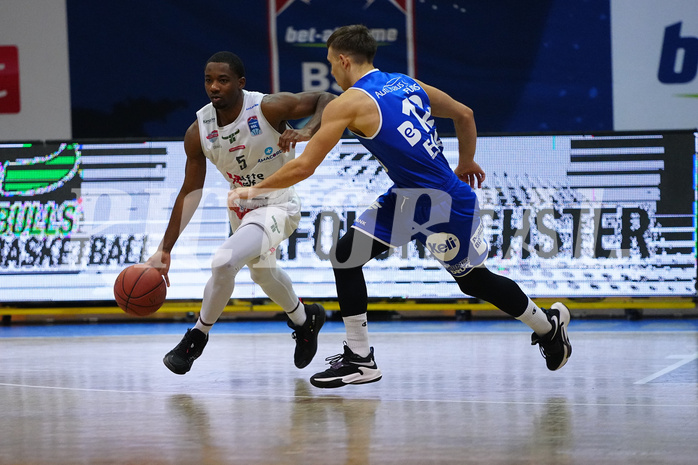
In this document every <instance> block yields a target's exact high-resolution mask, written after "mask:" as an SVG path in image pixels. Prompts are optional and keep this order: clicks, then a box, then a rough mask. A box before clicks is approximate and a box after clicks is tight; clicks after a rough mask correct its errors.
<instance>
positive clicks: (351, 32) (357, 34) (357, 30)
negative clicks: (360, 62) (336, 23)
mask: <svg viewBox="0 0 698 465" xmlns="http://www.w3.org/2000/svg"><path fill="white" fill-rule="evenodd" d="M330 47H332V48H333V49H334V50H335V51H337V52H338V53H344V54H347V55H352V56H353V57H354V59H355V60H357V58H358V59H360V58H363V59H364V60H366V62H368V63H373V58H374V57H375V56H376V50H378V43H377V42H376V39H374V38H373V36H372V35H371V31H369V30H368V28H367V27H366V26H364V25H363V24H352V25H350V26H342V27H340V28H338V29H337V30H335V31H334V32H333V33H332V35H330V37H329V38H328V39H327V48H330Z"/></svg>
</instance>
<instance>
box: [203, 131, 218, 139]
mask: <svg viewBox="0 0 698 465" xmlns="http://www.w3.org/2000/svg"><path fill="white" fill-rule="evenodd" d="M216 137H218V130H216V129H214V130H213V131H211V132H210V133H209V135H208V136H206V139H208V140H211V139H215V138H216Z"/></svg>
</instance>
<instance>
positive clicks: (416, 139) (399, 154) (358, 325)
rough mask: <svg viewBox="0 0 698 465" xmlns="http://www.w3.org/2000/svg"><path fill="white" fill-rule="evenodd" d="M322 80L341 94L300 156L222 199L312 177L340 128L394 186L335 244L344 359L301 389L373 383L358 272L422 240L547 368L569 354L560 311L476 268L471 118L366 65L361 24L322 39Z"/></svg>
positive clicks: (369, 60) (480, 242) (447, 101)
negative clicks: (444, 140)
mask: <svg viewBox="0 0 698 465" xmlns="http://www.w3.org/2000/svg"><path fill="white" fill-rule="evenodd" d="M327 48H328V53H327V59H328V61H329V62H330V64H331V66H332V75H333V76H334V78H335V80H336V81H337V84H338V85H339V86H340V87H341V88H342V89H343V90H344V93H343V94H342V95H340V96H339V97H338V98H337V99H336V100H334V101H332V102H331V103H330V104H328V105H327V108H326V109H325V111H324V113H323V116H322V126H321V128H320V130H319V131H318V132H317V133H316V134H315V135H314V136H313V137H312V139H311V140H310V141H309V142H308V144H307V146H306V148H305V150H304V151H303V153H302V154H301V155H300V156H299V157H298V158H296V159H295V160H293V161H290V162H289V163H287V164H286V165H285V166H284V167H283V168H281V169H280V170H279V171H277V172H276V173H275V174H274V175H272V176H270V177H269V178H267V179H265V180H264V181H263V182H261V183H259V184H257V185H256V186H254V187H252V188H248V189H243V190H235V191H232V192H230V193H229V197H228V201H229V203H231V202H232V203H234V202H236V201H238V199H240V198H242V199H251V198H254V197H255V196H257V195H263V193H264V192H267V189H282V188H286V187H288V186H292V185H293V184H295V183H297V182H299V181H301V180H303V179H305V178H307V177H308V176H310V175H312V174H313V172H314V170H315V168H316V167H317V166H318V165H319V164H320V163H321V162H322V160H323V159H324V158H325V156H326V155H327V153H328V152H329V151H330V150H331V149H332V148H333V147H334V146H335V145H336V144H337V142H338V141H339V139H340V138H341V137H342V134H343V132H344V130H345V129H346V128H348V129H349V130H350V131H351V132H353V133H354V134H355V135H356V136H357V137H358V139H359V141H360V142H361V143H362V144H363V145H364V146H365V147H366V148H367V149H369V150H370V151H371V153H372V154H373V155H374V156H375V157H376V158H377V159H378V161H380V163H381V164H382V165H383V166H384V167H385V170H386V173H387V174H388V176H389V177H390V179H391V180H392V181H393V182H394V185H393V186H392V187H391V188H390V189H389V190H388V192H386V193H385V194H383V195H381V196H380V197H379V198H378V199H377V201H376V202H375V203H374V204H373V205H372V206H371V207H370V208H369V209H368V210H367V211H365V212H364V213H363V214H362V215H361V216H360V217H359V218H358V219H357V220H356V221H355V222H354V224H353V226H352V227H351V228H350V229H349V231H347V233H346V234H345V235H344V236H342V237H341V238H340V239H339V241H338V242H337V245H336V250H335V254H334V257H333V264H332V266H333V270H334V274H335V279H336V285H337V297H338V300H339V306H340V310H341V314H342V318H343V320H344V324H345V327H346V333H347V339H346V343H345V346H344V351H343V353H341V354H338V355H336V356H334V357H328V359H327V360H328V361H329V362H330V367H329V369H327V370H326V371H324V372H321V373H317V374H315V375H313V376H312V377H311V379H310V382H311V383H312V384H313V385H314V386H317V387H321V388H334V387H340V386H344V385H347V384H363V383H371V382H374V381H378V380H379V379H380V378H381V376H382V375H381V371H380V370H379V369H378V366H377V365H376V362H375V359H374V354H373V348H372V347H370V345H369V342H368V329H367V324H366V310H367V291H366V283H365V281H364V276H363V271H362V267H363V265H364V264H365V263H366V262H367V261H369V260H370V259H372V258H374V257H376V256H377V255H379V254H380V253H382V252H385V251H386V250H388V249H389V248H390V247H397V246H401V245H403V244H405V243H407V242H408V241H410V240H412V239H417V240H418V241H420V242H422V243H423V244H424V245H425V246H426V248H427V249H428V250H429V251H430V252H431V253H432V255H433V256H434V257H435V258H436V259H437V260H439V261H440V262H441V263H442V265H443V266H444V267H445V268H446V270H447V271H448V272H449V273H451V275H452V276H453V277H454V279H455V281H456V282H457V283H458V286H459V287H460V289H461V290H462V291H463V292H464V293H465V294H467V295H470V296H474V297H477V298H479V299H482V300H485V301H487V302H490V303H492V304H494V305H495V306H497V307H498V308H499V309H501V310H502V311H504V312H505V313H507V314H509V315H511V316H512V317H514V318H517V319H519V320H521V321H522V322H524V323H525V324H527V325H528V326H529V327H530V328H531V329H532V330H533V335H532V338H531V342H532V344H534V345H535V344H539V346H540V349H541V353H542V355H543V357H544V358H545V361H546V364H547V367H548V369H550V370H557V369H559V368H561V367H562V366H563V365H565V363H566V362H567V359H568V358H569V357H570V355H571V354H572V346H571V345H570V342H569V338H568V335H567V326H568V325H569V321H570V313H569V310H568V309H567V308H566V307H565V305H563V304H562V303H560V302H556V303H554V304H553V305H552V306H551V308H550V309H541V308H538V307H537V306H536V304H535V303H534V302H533V301H532V300H531V299H530V298H529V297H528V296H527V295H526V294H525V293H524V292H523V291H522V290H521V288H520V287H519V286H518V285H517V284H516V283H515V282H514V281H512V280H511V279H508V278H506V277H503V276H499V275H496V274H494V273H492V272H490V271H489V270H488V269H487V268H486V267H485V265H484V261H485V259H486V258H487V252H488V244H487V243H486V241H485V238H484V235H483V226H482V223H481V222H480V218H479V206H478V200H477V197H476V195H475V192H474V191H473V188H475V187H478V188H479V187H481V186H482V182H483V181H484V179H485V173H484V171H483V170H482V169H481V168H480V166H479V165H478V163H476V162H475V161H474V156H475V143H476V138H477V132H476V128H475V121H474V118H473V112H472V110H471V109H470V108H468V107H467V106H465V105H463V104H461V103H459V102H457V101H455V100H454V99H453V98H451V97H450V96H449V95H447V94H446V93H444V92H442V91H441V90H439V89H436V88H434V87H432V86H429V85H426V84H424V83H422V82H419V81H417V80H415V79H412V78H410V77H408V76H405V75H403V74H395V73H385V72H382V71H380V70H378V69H376V68H375V67H374V66H373V58H374V56H375V53H376V50H377V44H376V41H375V40H374V39H373V37H372V36H371V34H370V32H369V30H368V29H367V28H366V27H365V26H361V25H352V26H344V27H341V28H339V29H337V30H336V31H335V32H334V33H333V34H332V35H331V36H330V37H329V39H328V40H327ZM434 117H442V118H450V119H452V120H453V122H454V125H455V128H456V136H457V139H458V144H459V147H458V153H459V160H458V166H456V168H455V170H453V171H452V170H451V168H450V167H449V165H448V163H447V161H446V158H445V157H444V155H443V153H442V144H441V141H440V140H439V137H438V135H437V132H436V127H435V125H434Z"/></svg>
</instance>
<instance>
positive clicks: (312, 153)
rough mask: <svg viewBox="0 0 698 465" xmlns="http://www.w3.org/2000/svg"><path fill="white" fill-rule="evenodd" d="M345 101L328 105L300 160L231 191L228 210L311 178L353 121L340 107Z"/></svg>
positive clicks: (344, 108) (340, 99)
mask: <svg viewBox="0 0 698 465" xmlns="http://www.w3.org/2000/svg"><path fill="white" fill-rule="evenodd" d="M343 97H344V95H342V97H339V98H337V99H335V100H333V101H332V102H330V103H329V104H328V105H327V107H326V108H325V111H324V113H323V115H322V124H321V126H320V129H319V130H318V131H317V133H315V135H314V136H313V137H312V138H311V139H310V141H309V142H308V144H307V145H306V146H305V149H304V150H303V153H302V154H301V155H300V156H298V157H297V158H295V159H293V160H291V161H289V162H288V163H286V164H285V165H284V166H282V167H281V168H280V169H279V170H278V171H277V172H275V173H274V174H272V175H271V176H269V177H268V178H266V179H265V180H264V181H262V182H261V183H259V184H257V185H255V186H253V187H246V188H237V189H234V190H232V191H230V192H229V193H228V206H229V207H230V206H232V205H233V204H234V203H235V201H236V200H237V199H251V198H253V197H255V196H257V195H260V194H262V193H264V192H265V191H268V190H274V189H283V188H286V187H291V186H293V185H294V184H297V183H299V182H300V181H302V180H304V179H306V178H308V177H310V176H311V175H312V174H313V173H314V172H315V169H316V168H317V167H318V166H319V165H320V163H322V161H323V160H324V159H325V157H326V156H327V154H328V153H329V152H330V150H332V148H333V147H334V146H335V145H337V142H339V139H340V138H341V137H342V134H344V130H345V129H346V128H347V126H348V125H349V123H350V121H351V118H350V116H349V114H350V113H349V112H348V111H347V107H346V106H342V104H341V102H342V99H343Z"/></svg>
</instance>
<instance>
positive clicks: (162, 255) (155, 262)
mask: <svg viewBox="0 0 698 465" xmlns="http://www.w3.org/2000/svg"><path fill="white" fill-rule="evenodd" d="M170 260H171V258H170V253H169V252H164V251H162V250H158V251H157V252H155V253H154V254H153V256H152V257H150V258H149V259H148V260H147V261H146V262H145V264H146V265H150V266H152V267H153V268H155V269H156V270H158V271H159V272H160V274H161V275H162V276H163V277H164V278H165V282H166V283H167V287H170V278H169V277H168V276H167V272H168V271H170Z"/></svg>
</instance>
